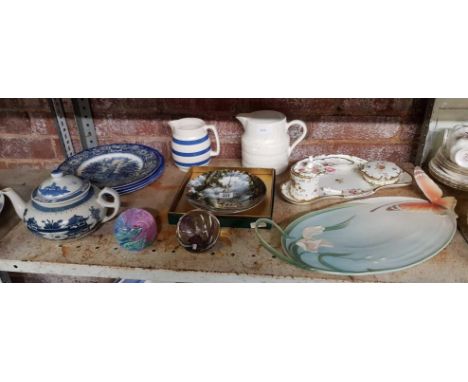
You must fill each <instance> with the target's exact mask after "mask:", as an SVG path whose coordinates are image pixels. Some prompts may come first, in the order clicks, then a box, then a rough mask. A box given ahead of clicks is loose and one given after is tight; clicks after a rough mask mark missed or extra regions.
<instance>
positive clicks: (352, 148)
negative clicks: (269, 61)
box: [0, 98, 427, 168]
mask: <svg viewBox="0 0 468 382" xmlns="http://www.w3.org/2000/svg"><path fill="white" fill-rule="evenodd" d="M90 101H91V108H92V112H93V118H94V122H95V125H96V130H97V134H98V139H99V142H100V143H101V144H103V143H112V142H138V143H144V144H146V145H149V146H153V147H156V148H157V149H159V150H160V151H161V152H162V153H163V154H164V155H166V156H168V155H169V143H170V129H169V127H168V125H167V121H169V120H171V119H174V118H181V117H187V116H193V117H200V118H203V119H205V120H206V121H207V122H209V123H213V124H215V125H217V126H218V130H219V134H220V138H221V146H222V149H221V156H222V157H224V158H238V157H240V153H241V149H240V136H241V134H242V127H241V126H240V124H239V123H238V122H237V120H235V119H234V115H236V114H237V113H240V112H249V111H255V110H261V109H273V110H278V111H281V112H283V113H285V114H286V116H287V117H288V119H302V120H304V121H305V122H306V123H307V125H308V129H309V132H308V134H307V137H306V139H305V140H304V141H303V142H302V143H301V144H300V145H299V146H298V147H297V148H296V150H295V152H294V153H293V158H292V159H294V160H297V159H300V158H302V157H304V156H307V155H317V154H324V153H345V154H352V155H357V156H360V157H363V158H367V159H388V160H393V161H410V160H412V159H413V157H414V153H415V149H416V145H417V138H418V133H419V131H420V128H421V124H422V121H423V118H424V112H425V107H426V103H427V101H426V100H424V99H394V98H392V99H376V98H368V99H92V100H90ZM64 108H65V113H66V116H67V120H68V125H69V127H70V129H71V134H72V138H73V142H74V146H75V150H76V151H79V150H80V149H81V146H80V143H79V139H78V133H77V130H76V124H75V121H74V118H73V109H72V105H71V102H70V100H68V99H64ZM291 135H292V136H293V137H294V136H295V135H297V131H296V132H295V131H292V132H291ZM63 158H64V156H63V152H62V148H61V146H60V142H59V140H58V138H57V135H56V130H55V124H54V119H53V116H52V114H51V112H50V109H49V105H48V102H47V100H46V99H0V168H11V167H33V168H42V167H45V168H53V167H54V166H55V165H56V164H58V163H60V162H61V161H62V160H63Z"/></svg>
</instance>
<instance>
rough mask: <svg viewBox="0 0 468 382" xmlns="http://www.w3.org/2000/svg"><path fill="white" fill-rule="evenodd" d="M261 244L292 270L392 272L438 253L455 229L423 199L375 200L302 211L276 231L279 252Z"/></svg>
mask: <svg viewBox="0 0 468 382" xmlns="http://www.w3.org/2000/svg"><path fill="white" fill-rule="evenodd" d="M264 223H272V221H271V220H269V219H259V220H257V222H256V229H255V230H256V235H257V237H258V239H259V240H260V242H261V243H262V245H263V246H264V247H265V248H266V249H267V250H268V251H270V252H271V253H273V254H274V255H276V256H277V257H279V258H281V259H283V260H285V261H287V262H288V263H290V264H293V265H295V266H297V267H300V268H304V269H308V270H311V271H317V272H322V273H330V274H339V275H366V274H376V273H385V272H393V271H397V270H401V269H405V268H409V267H412V266H415V265H417V264H420V263H422V262H423V261H426V260H428V259H430V258H431V257H433V256H435V255H436V254H438V253H439V252H440V251H442V250H443V249H444V248H445V247H446V246H447V245H448V244H449V243H450V241H451V240H452V237H453V235H454V234H455V232H456V229H457V223H456V215H455V214H454V213H453V212H452V211H449V210H443V211H442V210H441V209H439V208H437V207H435V206H434V205H432V204H430V203H429V202H427V201H426V200H424V199H418V198H408V197H378V198H372V199H365V200H360V201H352V202H346V203H343V204H339V205H337V206H334V207H331V208H327V209H323V210H319V211H314V212H311V213H308V214H306V215H304V216H302V217H301V218H299V219H297V220H295V221H294V222H292V223H291V224H289V225H288V226H287V227H286V229H284V231H283V230H282V229H281V228H280V227H279V226H278V225H277V224H276V223H273V225H274V226H275V227H276V228H278V229H279V230H280V232H281V233H282V236H281V244H282V252H281V251H280V250H277V249H275V248H273V247H272V246H271V245H270V244H269V243H267V242H266V241H265V240H264V239H263V238H262V237H261V236H260V232H259V230H258V229H257V227H258V226H259V225H262V224H264Z"/></svg>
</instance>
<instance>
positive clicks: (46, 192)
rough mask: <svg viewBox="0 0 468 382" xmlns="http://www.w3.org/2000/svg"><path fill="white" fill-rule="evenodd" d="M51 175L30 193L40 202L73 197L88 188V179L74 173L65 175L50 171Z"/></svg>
mask: <svg viewBox="0 0 468 382" xmlns="http://www.w3.org/2000/svg"><path fill="white" fill-rule="evenodd" d="M50 175H51V176H50V177H49V178H47V179H46V180H44V181H43V182H42V183H41V185H40V186H39V187H37V188H36V189H35V190H34V192H33V195H32V198H33V200H34V201H37V202H40V203H58V202H63V201H67V200H71V199H74V198H76V197H78V196H80V195H82V194H83V193H85V192H86V191H88V190H89V187H90V182H89V180H83V179H81V178H79V177H77V176H74V175H65V174H64V173H63V172H62V171H57V170H56V171H52V173H51V174H50Z"/></svg>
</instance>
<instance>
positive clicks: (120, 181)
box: [57, 143, 164, 195]
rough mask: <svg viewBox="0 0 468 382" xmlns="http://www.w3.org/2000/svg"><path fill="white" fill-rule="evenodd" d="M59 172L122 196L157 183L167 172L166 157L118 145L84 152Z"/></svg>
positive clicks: (141, 147)
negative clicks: (108, 188) (111, 189)
mask: <svg viewBox="0 0 468 382" xmlns="http://www.w3.org/2000/svg"><path fill="white" fill-rule="evenodd" d="M57 170H60V171H63V172H65V173H66V174H73V175H77V176H79V177H81V178H83V179H88V180H89V181H91V182H92V183H93V184H95V185H96V186H98V187H99V188H103V187H112V188H113V189H114V190H116V191H117V192H118V193H119V194H120V195H123V194H128V193H130V192H134V191H137V190H140V189H142V188H143V187H146V186H147V185H149V184H150V183H152V182H154V181H155V180H156V179H158V178H159V177H160V176H161V175H162V173H163V171H164V157H163V156H162V154H161V153H160V152H159V151H158V150H156V149H153V148H151V147H148V146H144V145H139V144H134V143H118V144H111V145H102V146H97V147H93V148H91V149H87V150H83V151H81V152H80V153H78V154H75V155H73V156H72V157H70V158H68V159H67V160H65V161H64V162H63V163H62V164H61V165H60V166H58V168H57Z"/></svg>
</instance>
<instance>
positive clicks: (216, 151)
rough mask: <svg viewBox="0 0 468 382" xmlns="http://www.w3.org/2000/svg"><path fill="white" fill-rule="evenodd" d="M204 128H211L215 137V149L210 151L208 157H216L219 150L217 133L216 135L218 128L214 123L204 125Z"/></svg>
mask: <svg viewBox="0 0 468 382" xmlns="http://www.w3.org/2000/svg"><path fill="white" fill-rule="evenodd" d="M205 129H206V130H211V131H212V132H213V134H214V136H215V139H216V150H215V151H213V150H211V151H210V157H217V156H218V155H219V152H220V150H221V144H220V143H219V135H218V130H216V126H214V125H207V126H205Z"/></svg>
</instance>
